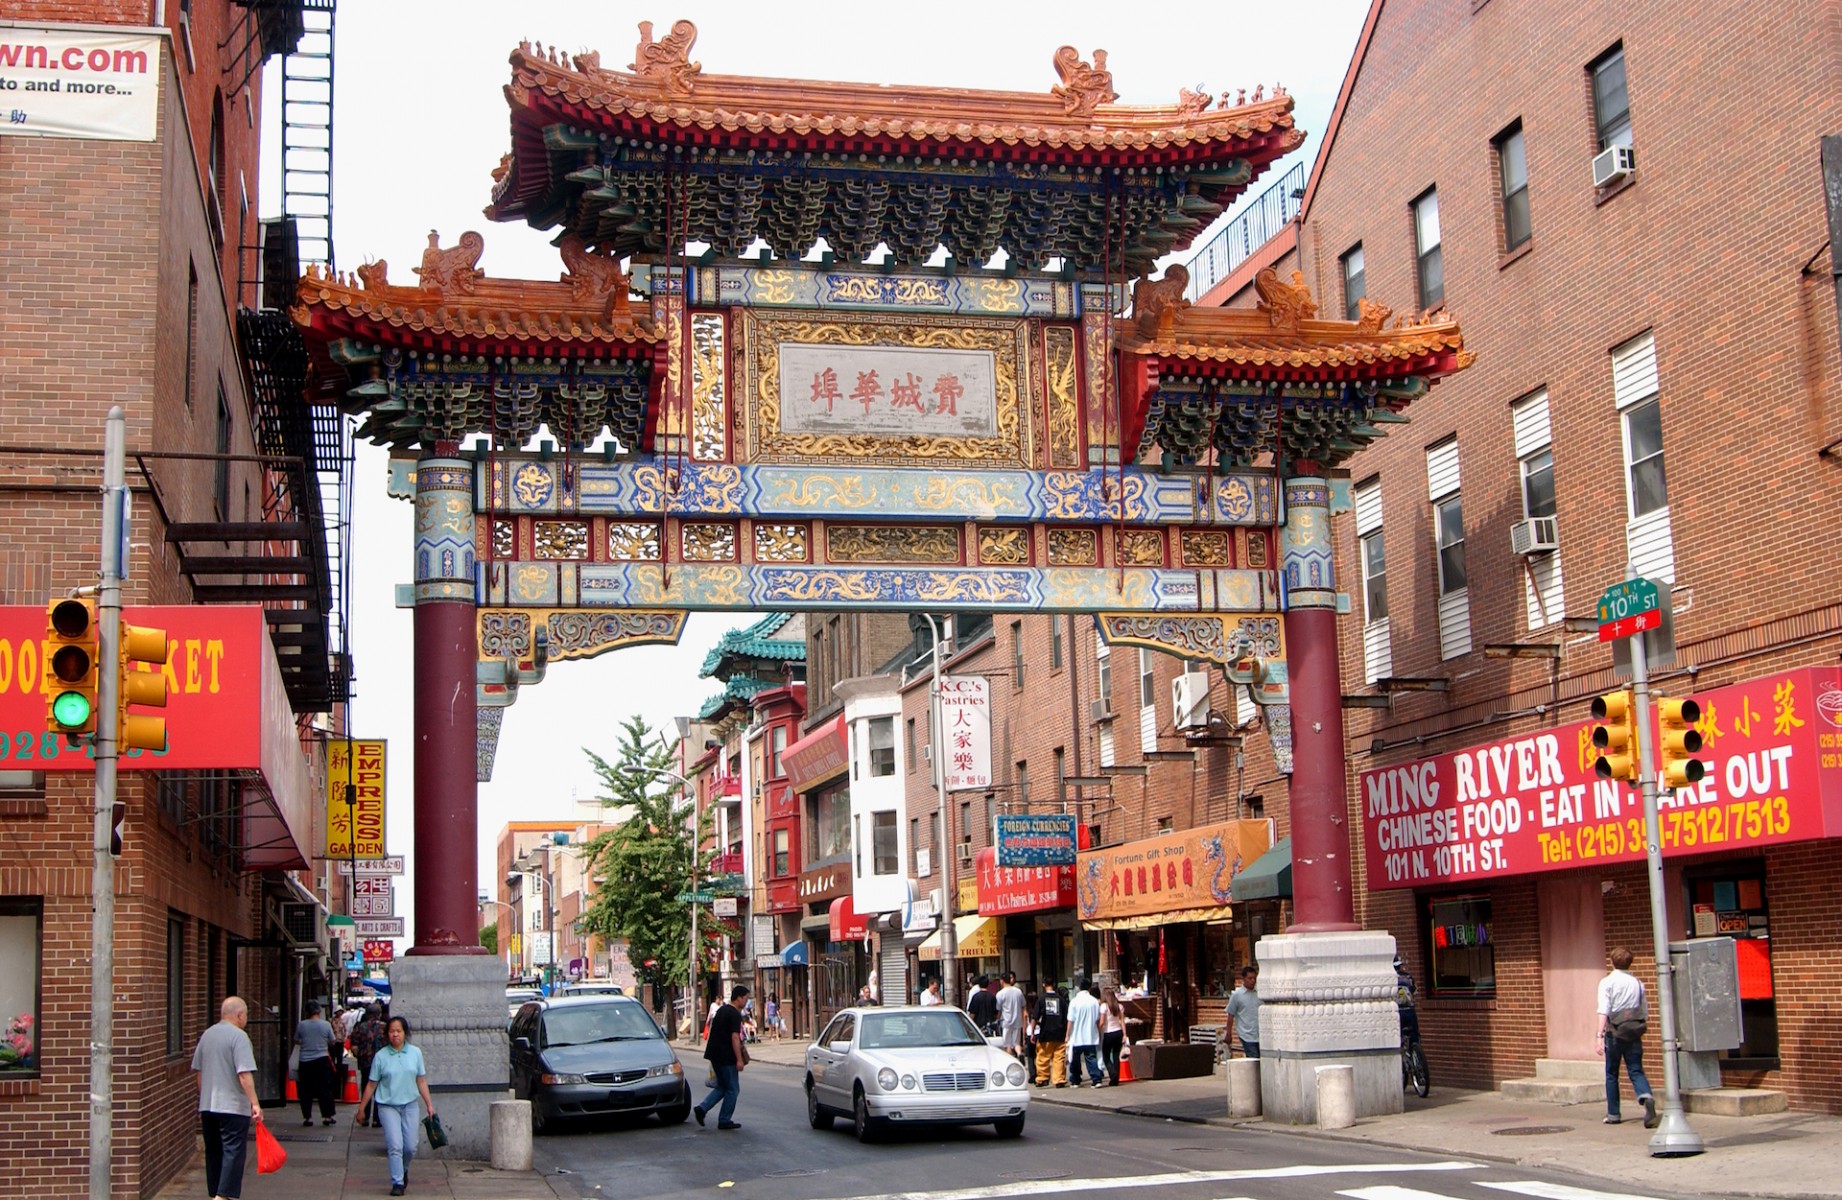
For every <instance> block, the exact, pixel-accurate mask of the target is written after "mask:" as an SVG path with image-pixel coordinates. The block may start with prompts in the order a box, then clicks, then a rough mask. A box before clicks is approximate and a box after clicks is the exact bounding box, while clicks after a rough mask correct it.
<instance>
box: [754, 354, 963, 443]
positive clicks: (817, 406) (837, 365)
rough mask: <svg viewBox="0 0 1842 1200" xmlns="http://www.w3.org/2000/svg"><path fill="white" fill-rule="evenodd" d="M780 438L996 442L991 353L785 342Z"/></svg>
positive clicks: (781, 385) (782, 359)
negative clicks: (842, 435) (912, 437)
mask: <svg viewBox="0 0 1842 1200" xmlns="http://www.w3.org/2000/svg"><path fill="white" fill-rule="evenodd" d="M779 349H780V428H781V432H783V433H867V434H871V435H875V436H887V437H907V436H909V435H911V434H914V435H919V436H922V437H982V438H989V437H996V436H997V435H998V401H997V395H998V390H997V377H998V365H997V358H996V356H995V355H993V354H992V353H991V352H990V351H989V350H946V349H933V348H929V347H922V346H813V345H803V344H801V343H798V342H782V343H780V347H779Z"/></svg>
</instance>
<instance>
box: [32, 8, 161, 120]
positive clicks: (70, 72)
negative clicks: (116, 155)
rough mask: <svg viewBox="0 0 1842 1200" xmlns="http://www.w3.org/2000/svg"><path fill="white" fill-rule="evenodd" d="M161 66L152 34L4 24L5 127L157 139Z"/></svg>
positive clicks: (157, 47)
mask: <svg viewBox="0 0 1842 1200" xmlns="http://www.w3.org/2000/svg"><path fill="white" fill-rule="evenodd" d="M159 72H160V39H159V38H157V37H150V36H148V35H147V34H140V33H136V34H119V33H103V32H100V31H96V30H87V29H86V30H75V29H37V28H31V27H27V26H10V27H6V28H0V118H3V119H0V133H18V134H31V135H36V136H39V137H68V138H101V139H105V140H108V141H117V142H151V141H153V139H154V129H155V125H156V123H157V119H158V117H159V115H160V75H159Z"/></svg>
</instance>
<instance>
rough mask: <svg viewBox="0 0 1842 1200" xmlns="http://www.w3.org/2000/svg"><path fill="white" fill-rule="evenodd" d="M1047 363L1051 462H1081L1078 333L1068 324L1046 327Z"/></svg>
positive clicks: (1063, 464)
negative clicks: (1076, 345) (1077, 361)
mask: <svg viewBox="0 0 1842 1200" xmlns="http://www.w3.org/2000/svg"><path fill="white" fill-rule="evenodd" d="M1043 349H1044V356H1045V360H1046V362H1047V363H1048V369H1047V371H1046V374H1047V376H1048V389H1049V466H1050V468H1052V469H1053V468H1057V467H1069V468H1075V469H1079V468H1080V466H1081V411H1080V404H1081V389H1080V387H1079V385H1078V384H1077V383H1076V382H1075V375H1076V370H1075V362H1076V358H1075V335H1074V330H1072V329H1070V328H1068V327H1067V326H1066V325H1051V326H1049V327H1048V328H1046V329H1044V330H1043Z"/></svg>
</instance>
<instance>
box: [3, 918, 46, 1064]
mask: <svg viewBox="0 0 1842 1200" xmlns="http://www.w3.org/2000/svg"><path fill="white" fill-rule="evenodd" d="M44 914H45V910H44V906H43V904H42V902H41V901H39V900H38V899H36V898H34V899H29V900H28V899H24V898H17V897H0V1079H6V1078H10V1077H13V1076H17V1075H36V1074H38V1039H39V1027H38V1020H39V1016H40V1013H41V1010H40V1008H39V987H38V985H39V973H40V971H41V969H42V965H43V954H44V951H43V947H44V933H45V921H44Z"/></svg>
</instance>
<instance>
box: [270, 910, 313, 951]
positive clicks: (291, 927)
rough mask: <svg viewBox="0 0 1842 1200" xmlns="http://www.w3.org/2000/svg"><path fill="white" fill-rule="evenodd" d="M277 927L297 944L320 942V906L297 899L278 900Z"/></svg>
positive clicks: (309, 944)
mask: <svg viewBox="0 0 1842 1200" xmlns="http://www.w3.org/2000/svg"><path fill="white" fill-rule="evenodd" d="M275 927H276V928H277V929H280V930H281V935H282V936H283V937H285V938H287V939H288V940H289V941H290V942H292V943H294V944H295V945H296V946H318V945H319V944H320V906H319V905H317V904H306V903H302V902H300V901H295V900H281V901H277V902H276V905H275Z"/></svg>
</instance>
